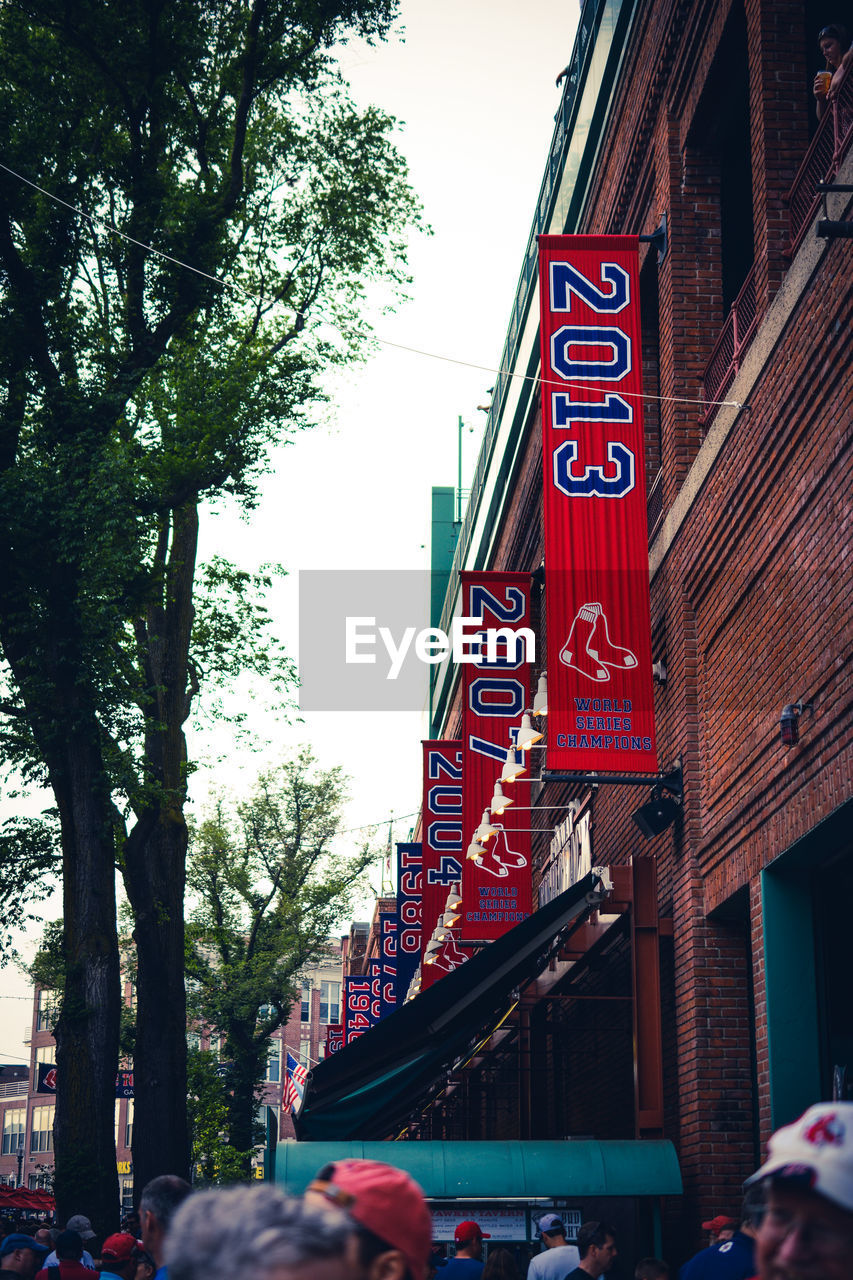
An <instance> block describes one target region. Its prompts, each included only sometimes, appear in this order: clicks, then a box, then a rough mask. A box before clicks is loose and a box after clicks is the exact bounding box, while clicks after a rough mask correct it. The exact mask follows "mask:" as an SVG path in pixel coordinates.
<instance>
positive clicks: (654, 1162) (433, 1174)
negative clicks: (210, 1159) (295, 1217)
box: [275, 1138, 681, 1200]
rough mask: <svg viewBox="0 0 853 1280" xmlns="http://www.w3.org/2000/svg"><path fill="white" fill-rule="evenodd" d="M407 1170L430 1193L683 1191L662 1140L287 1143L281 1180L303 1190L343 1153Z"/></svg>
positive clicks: (534, 1195)
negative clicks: (324, 1167)
mask: <svg viewBox="0 0 853 1280" xmlns="http://www.w3.org/2000/svg"><path fill="white" fill-rule="evenodd" d="M353 1158H355V1159H360V1160H383V1161H386V1162H389V1163H391V1164H393V1165H395V1166H396V1167H397V1168H398V1169H405V1170H406V1172H407V1173H410V1174H411V1175H412V1177H413V1178H414V1179H415V1181H416V1182H418V1183H419V1184H420V1186H421V1187H422V1188H423V1190H424V1194H425V1195H426V1196H427V1198H428V1199H431V1200H432V1199H442V1198H445V1197H453V1198H462V1199H468V1200H471V1199H483V1200H491V1199H495V1200H506V1199H508V1198H509V1199H529V1200H541V1199H546V1198H550V1197H551V1196H555V1195H556V1196H573V1197H575V1198H577V1199H581V1198H585V1197H592V1196H674V1195H680V1194H681V1173H680V1171H679V1168H678V1157H677V1156H676V1154H675V1148H674V1147H673V1145H672V1143H671V1142H668V1141H666V1140H664V1139H643V1140H642V1141H640V1140H624V1141H613V1140H610V1141H600V1142H599V1141H595V1140H594V1139H592V1138H584V1139H577V1140H572V1141H571V1142H568V1141H567V1142H554V1141H537V1140H529V1141H526V1142H517V1141H510V1142H395V1143H394V1145H393V1146H390V1145H389V1144H388V1143H387V1142H306V1143H302V1142H283V1143H282V1144H281V1145H280V1146H279V1148H278V1151H277V1153H276V1171H275V1176H276V1181H277V1182H280V1183H282V1184H283V1185H284V1187H285V1188H286V1190H287V1191H288V1192H290V1193H291V1194H292V1195H301V1194H302V1192H303V1191H304V1190H305V1188H306V1187H307V1185H308V1183H309V1182H310V1181H311V1179H312V1178H314V1177H316V1175H317V1171H318V1170H319V1169H321V1168H322V1167H323V1166H324V1165H326V1164H332V1163H334V1162H335V1161H337V1160H346V1159H353Z"/></svg>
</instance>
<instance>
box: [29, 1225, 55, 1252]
mask: <svg viewBox="0 0 853 1280" xmlns="http://www.w3.org/2000/svg"><path fill="white" fill-rule="evenodd" d="M33 1239H34V1240H37V1241H38V1242H39V1244H46V1245H47V1247H48V1249H52V1248H53V1237H52V1236H51V1234H50V1227H39V1229H38V1231H34V1232H33Z"/></svg>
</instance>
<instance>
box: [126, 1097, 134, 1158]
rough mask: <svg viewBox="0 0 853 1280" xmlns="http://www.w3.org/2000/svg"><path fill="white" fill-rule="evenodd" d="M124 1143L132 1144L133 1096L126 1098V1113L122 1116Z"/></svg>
mask: <svg viewBox="0 0 853 1280" xmlns="http://www.w3.org/2000/svg"><path fill="white" fill-rule="evenodd" d="M124 1145H125V1146H126V1147H132V1146H133V1098H128V1100H127V1114H126V1116H125V1118H124Z"/></svg>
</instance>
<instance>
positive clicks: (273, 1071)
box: [267, 1040, 281, 1081]
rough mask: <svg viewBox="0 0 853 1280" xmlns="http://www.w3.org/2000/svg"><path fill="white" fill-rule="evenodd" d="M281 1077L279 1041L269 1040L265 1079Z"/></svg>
mask: <svg viewBox="0 0 853 1280" xmlns="http://www.w3.org/2000/svg"><path fill="white" fill-rule="evenodd" d="M280 1079H281V1041H280V1040H271V1041H270V1049H269V1056H268V1057H267V1080H273V1081H277V1080H280Z"/></svg>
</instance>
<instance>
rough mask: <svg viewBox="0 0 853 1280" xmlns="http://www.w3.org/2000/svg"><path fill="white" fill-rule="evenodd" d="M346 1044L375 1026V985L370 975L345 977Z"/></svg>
mask: <svg viewBox="0 0 853 1280" xmlns="http://www.w3.org/2000/svg"><path fill="white" fill-rule="evenodd" d="M344 1008H345V1010H346V1016H345V1018H344V1044H352V1042H353V1040H357V1039H358V1037H359V1036H363V1035H364V1033H365V1031H369V1030H370V1028H371V1027H372V1026H373V987H372V982H371V979H370V975H369V974H367V975H365V974H352V975H349V976H348V977H345V978H344Z"/></svg>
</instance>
